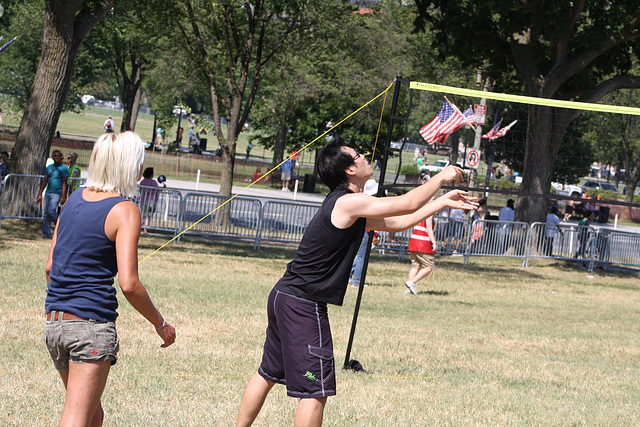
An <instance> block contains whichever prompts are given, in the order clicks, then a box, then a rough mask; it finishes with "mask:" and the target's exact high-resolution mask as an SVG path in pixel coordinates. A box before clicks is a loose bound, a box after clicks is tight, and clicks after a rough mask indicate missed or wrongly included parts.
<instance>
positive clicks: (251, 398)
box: [236, 372, 327, 427]
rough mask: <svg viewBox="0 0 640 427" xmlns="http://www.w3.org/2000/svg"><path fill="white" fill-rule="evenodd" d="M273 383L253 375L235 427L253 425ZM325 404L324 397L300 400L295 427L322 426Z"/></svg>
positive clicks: (245, 392) (241, 403)
mask: <svg viewBox="0 0 640 427" xmlns="http://www.w3.org/2000/svg"><path fill="white" fill-rule="evenodd" d="M274 385H275V383H273V382H271V381H268V380H266V379H264V378H263V377H262V375H260V374H259V373H257V372H256V373H255V374H253V377H251V379H250V380H249V384H247V388H245V390H244V394H243V395H242V402H240V410H239V411H238V421H237V422H236V426H237V427H247V426H250V425H251V424H253V421H255V419H256V417H257V416H258V414H259V413H260V409H261V408H262V405H263V404H264V401H265V399H266V398H267V394H269V392H270V391H271V388H273V386H274ZM326 403H327V398H326V397H321V398H317V399H300V401H299V402H298V409H297V410H296V418H295V421H294V426H295V427H319V426H321V425H322V416H323V414H324V406H325V404H326Z"/></svg>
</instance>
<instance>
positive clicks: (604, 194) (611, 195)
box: [588, 189, 618, 200]
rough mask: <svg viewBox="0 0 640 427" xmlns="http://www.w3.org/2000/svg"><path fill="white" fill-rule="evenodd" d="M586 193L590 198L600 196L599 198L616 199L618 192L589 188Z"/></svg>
mask: <svg viewBox="0 0 640 427" xmlns="http://www.w3.org/2000/svg"><path fill="white" fill-rule="evenodd" d="M588 194H589V198H590V199H591V198H597V197H598V196H600V200H618V194H617V193H616V192H615V191H607V190H600V189H590V190H589V192H588Z"/></svg>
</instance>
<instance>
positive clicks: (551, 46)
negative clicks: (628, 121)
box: [415, 0, 640, 221]
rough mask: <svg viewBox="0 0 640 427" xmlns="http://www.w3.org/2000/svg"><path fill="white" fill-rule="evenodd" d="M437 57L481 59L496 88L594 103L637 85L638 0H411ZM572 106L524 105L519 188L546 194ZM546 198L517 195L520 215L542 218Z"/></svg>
mask: <svg viewBox="0 0 640 427" xmlns="http://www.w3.org/2000/svg"><path fill="white" fill-rule="evenodd" d="M415 2H416V6H417V7H418V11H419V17H418V18H417V19H416V21H415V25H416V28H417V29H422V28H425V26H426V25H427V23H429V24H430V25H431V26H432V28H434V29H435V31H436V33H437V37H436V38H435V40H434V47H435V48H437V52H438V53H439V54H440V55H445V56H446V55H454V56H456V57H457V58H458V59H459V60H460V61H462V62H464V63H466V64H470V65H473V64H475V65H476V66H480V65H482V66H483V67H484V68H485V69H486V70H487V71H488V73H489V74H490V75H491V76H493V77H494V78H495V79H496V90H497V91H501V92H511V93H524V94H526V95H529V96H536V97H541V98H555V99H566V100H574V101H582V102H596V101H598V100H600V99H601V98H602V97H603V96H604V95H606V94H608V93H611V92H612V91H615V90H617V89H622V88H637V87H640V78H639V77H638V76H635V75H633V74H631V73H630V70H631V67H632V63H633V58H634V57H636V55H637V52H638V47H639V46H638V40H639V38H640V28H639V27H640V19H639V18H638V16H639V12H640V3H639V2H608V1H605V2H593V1H587V0H577V1H573V2H537V1H523V0H474V1H471V0H415ZM580 113H581V112H580V111H578V110H563V109H559V108H551V107H540V106H530V107H529V114H528V124H527V126H528V128H527V136H526V144H525V153H524V170H523V185H522V190H523V192H524V193H526V194H543V195H544V194H548V193H549V188H550V185H549V183H550V181H551V179H552V177H553V164H554V162H555V159H556V157H557V156H558V152H559V150H560V147H561V146H562V141H563V137H564V135H565V133H566V130H567V128H568V126H569V124H570V123H571V122H572V121H573V120H575V119H576V118H577V117H578V116H579V115H580ZM545 212H546V206H545V202H544V198H536V197H529V196H524V197H521V198H520V201H519V209H518V213H517V215H518V219H519V220H525V221H534V220H542V219H544V214H545Z"/></svg>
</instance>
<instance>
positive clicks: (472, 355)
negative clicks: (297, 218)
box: [0, 220, 640, 426]
mask: <svg viewBox="0 0 640 427" xmlns="http://www.w3.org/2000/svg"><path fill="white" fill-rule="evenodd" d="M38 230H39V223H38V222H36V221H31V222H26V221H18V220H4V221H2V229H1V230H0V259H2V285H1V286H0V357H1V358H2V360H3V366H2V368H0V425H34V426H35V425H55V424H56V423H57V419H58V417H59V415H60V411H61V409H62V405H63V386H62V382H61V381H60V379H59V377H58V374H57V373H56V372H55V370H54V368H53V366H52V362H51V360H50V358H49V356H48V353H47V351H46V349H45V346H44V343H43V338H42V327H43V323H44V314H43V304H44V297H45V287H46V285H45V280H44V265H45V260H46V256H47V252H48V245H49V241H46V240H40V239H37V238H36V236H37V235H38V234H39V231H38ZM164 241H165V239H164V238H162V237H159V236H155V237H153V236H148V237H143V238H142V239H141V243H140V255H141V257H140V258H142V257H143V256H146V255H147V254H149V253H151V252H152V251H154V250H155V249H156V248H157V247H159V246H160V245H162V243H164ZM292 256H293V249H292V248H276V247H263V249H262V251H260V252H255V251H253V250H252V245H251V244H241V243H229V242H222V241H213V240H193V239H189V238H187V239H183V240H182V243H181V244H170V245H169V246H168V247H166V248H165V249H163V250H162V251H160V252H158V253H156V254H155V255H153V256H152V257H151V258H149V259H148V260H147V261H145V262H144V263H143V264H142V265H141V266H140V274H141V278H142V280H143V282H144V283H145V284H146V286H147V288H148V290H149V292H150V294H151V296H152V298H153V299H154V301H155V303H156V304H157V305H158V307H160V309H161V310H162V312H163V314H164V315H165V316H166V317H167V318H168V319H169V321H171V322H172V323H173V324H174V325H175V326H176V329H177V333H178V340H177V341H176V344H175V345H174V346H172V347H170V348H168V349H161V348H160V347H159V345H160V340H159V338H158V337H157V336H156V335H155V333H154V331H153V328H152V327H151V326H150V325H149V324H148V323H147V322H146V321H145V320H143V318H142V317H141V316H140V315H138V314H137V313H136V312H135V311H134V310H133V309H132V308H131V307H130V306H129V304H128V303H127V302H126V300H124V299H123V298H121V297H120V298H119V299H120V309H119V311H120V314H121V316H120V318H119V320H118V328H119V335H120V339H121V352H120V355H119V356H120V359H119V361H118V364H117V365H115V366H114V367H113V369H112V373H111V376H110V379H109V382H108V385H107V389H106V391H105V394H104V399H103V404H104V406H105V410H106V421H105V425H118V426H141V425H144V426H174V425H175V426H204V425H221V426H227V425H232V424H233V423H234V419H235V416H236V412H237V408H238V404H239V401H240V397H241V394H242V391H243V388H244V386H245V384H246V382H247V380H248V379H249V377H250V376H251V375H252V374H253V373H254V372H255V369H256V368H257V366H258V363H259V360H260V356H261V350H262V343H263V339H264V330H265V327H266V307H265V305H266V300H267V295H268V293H269V290H270V289H271V287H272V286H273V285H274V283H275V282H276V281H277V280H278V278H279V277H280V276H281V275H282V273H283V271H284V269H285V266H286V263H287V262H288V261H290V259H291V258H292ZM532 265H533V266H532V267H530V268H522V267H520V266H519V261H518V260H508V259H504V260H503V259H495V258H480V259H476V258H473V259H472V264H471V265H468V266H465V265H463V264H462V257H460V258H456V257H445V258H443V257H439V258H438V259H437V270H436V275H435V277H434V278H433V279H431V280H427V281H425V282H424V283H420V284H419V287H418V289H419V291H420V292H419V294H418V295H417V296H409V295H405V294H404V285H403V283H404V280H405V275H406V273H407V271H408V269H409V263H408V262H407V261H406V260H405V261H399V260H398V258H397V256H396V255H385V256H382V255H374V256H373V257H372V263H371V266H370V268H369V272H368V274H367V283H368V284H369V286H368V287H367V288H365V289H364V299H363V303H362V307H361V310H360V317H359V321H358V327H357V330H356V335H355V341H354V346H353V350H352V354H351V358H354V359H357V360H359V361H360V362H361V363H362V365H363V366H364V368H365V369H366V370H367V373H355V372H351V371H344V370H342V369H340V368H338V371H337V380H338V396H336V397H333V398H330V399H329V402H328V404H327V407H326V412H325V425H329V426H352V425H353V426H389V425H394V426H395V425H398V426H414V425H420V426H432V425H556V426H560V425H562V426H564V425H625V426H626V425H638V424H639V423H640V383H639V380H638V378H640V364H639V363H638V360H639V357H640V341H639V340H638V337H639V336H640V311H639V310H638V307H639V306H640V280H639V279H638V276H637V274H633V273H632V274H627V273H616V272H603V271H598V272H597V273H595V274H593V275H589V274H588V273H587V272H586V271H585V270H584V269H583V268H582V267H576V266H574V265H572V264H566V263H563V262H556V261H534V262H532ZM355 297H356V289H355V288H351V287H350V288H349V289H348V292H347V295H346V299H345V304H344V306H343V307H342V308H340V307H333V306H332V307H330V319H331V323H332V329H333V333H334V341H335V354H336V364H337V365H338V367H340V366H342V364H343V361H344V357H345V350H346V346H347V341H348V336H349V329H350V325H351V317H352V313H353V310H354V303H355ZM296 403H297V402H296V400H295V399H292V398H288V397H286V395H285V391H284V388H283V387H279V386H277V387H276V388H275V389H274V391H273V392H272V393H271V395H270V396H269V397H268V398H267V401H266V403H265V406H264V409H263V412H262V413H261V415H260V416H259V418H258V420H257V422H256V425H259V426H274V425H291V424H292V421H291V420H292V417H293V413H294V411H295V406H296Z"/></svg>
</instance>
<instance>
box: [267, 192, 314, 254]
mask: <svg viewBox="0 0 640 427" xmlns="http://www.w3.org/2000/svg"><path fill="white" fill-rule="evenodd" d="M319 207H320V205H314V204H303V203H292V202H276V201H268V202H265V204H264V206H263V207H262V221H261V226H260V231H259V233H258V238H257V240H256V249H260V244H261V242H262V241H269V242H284V243H297V242H300V240H302V235H303V234H304V232H305V230H306V229H307V225H308V224H309V221H311V218H313V216H314V215H315V214H316V212H317V211H318V209H319Z"/></svg>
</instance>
